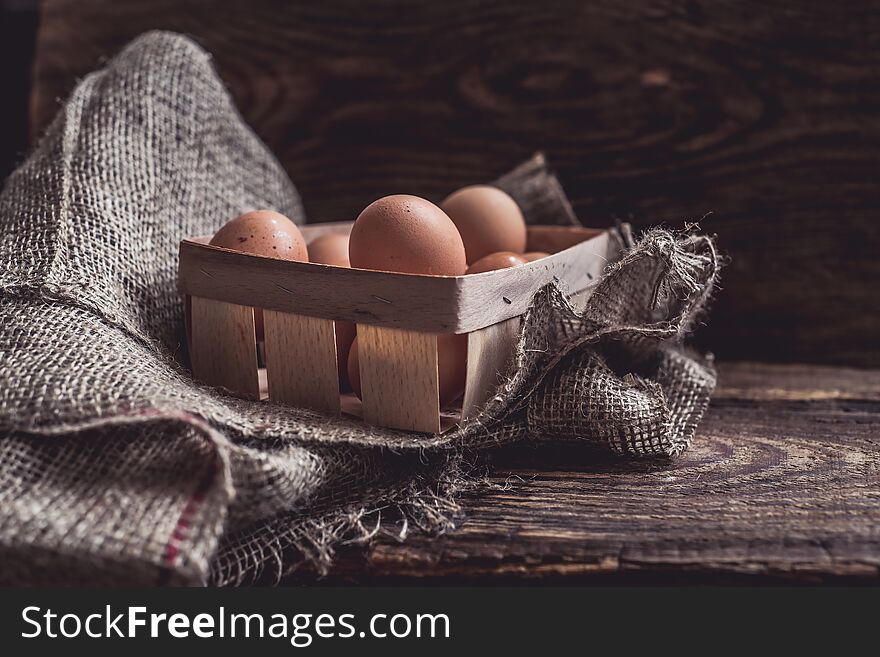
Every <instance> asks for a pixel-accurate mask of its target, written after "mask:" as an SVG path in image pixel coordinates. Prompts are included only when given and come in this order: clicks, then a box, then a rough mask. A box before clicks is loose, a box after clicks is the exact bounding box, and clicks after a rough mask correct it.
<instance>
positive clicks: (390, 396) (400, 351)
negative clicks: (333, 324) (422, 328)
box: [357, 324, 440, 433]
mask: <svg viewBox="0 0 880 657" xmlns="http://www.w3.org/2000/svg"><path fill="white" fill-rule="evenodd" d="M357 334H358V337H357V341H358V357H359V360H360V373H361V393H362V398H363V412H364V420H365V421H367V422H368V423H370V424H374V425H377V426H381V427H392V428H395V429H406V430H410V431H427V432H432V433H436V432H438V431H440V387H439V379H438V376H437V336H436V335H432V334H429V333H416V332H414V331H402V330H399V329H387V328H381V327H377V326H370V325H369V324H358V327H357Z"/></svg>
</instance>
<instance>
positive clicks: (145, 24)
mask: <svg viewBox="0 0 880 657" xmlns="http://www.w3.org/2000/svg"><path fill="white" fill-rule="evenodd" d="M151 28H165V29H171V30H176V31H179V32H183V33H186V34H189V35H191V36H192V37H193V38H195V39H196V40H197V41H198V42H199V43H201V44H202V45H203V46H204V47H205V48H207V49H208V50H210V51H211V52H212V54H213V55H214V61H215V63H216V66H217V68H218V69H219V71H220V73H221V75H222V76H223V78H224V79H225V81H226V82H227V84H228V86H229V88H230V90H231V91H232V94H233V95H234V97H235V100H236V102H237V103H238V105H239V106H240V108H241V110H242V112H243V114H244V116H245V118H246V119H247V120H248V121H249V123H250V124H251V125H252V126H253V127H254V128H255V129H256V131H257V132H258V133H259V134H260V135H261V136H262V138H263V139H264V140H265V141H266V143H267V144H268V145H269V146H270V147H271V148H272V149H273V150H274V151H275V153H277V154H278V156H279V158H280V159H281V161H282V162H283V163H284V165H285V167H286V168H287V170H288V171H289V173H290V175H291V177H292V179H293V180H294V181H295V183H296V184H297V186H298V188H299V190H300V192H301V193H302V196H303V200H304V202H305V206H306V209H307V212H308V215H309V216H310V217H312V218H313V219H319V220H320V219H327V218H335V219H346V218H349V219H350V218H353V217H354V216H355V215H356V214H357V213H358V212H359V211H360V209H362V208H363V207H364V206H365V205H366V204H367V203H369V202H370V201H372V200H373V199H375V198H377V197H379V196H381V195H384V194H387V193H392V192H408V193H414V194H420V195H424V196H427V197H429V198H433V199H437V198H439V197H442V196H443V195H445V194H446V193H448V192H450V191H451V190H453V189H455V188H456V187H458V186H460V185H463V184H466V183H473V182H478V181H486V180H492V179H494V178H495V177H496V176H497V175H499V174H501V173H503V172H504V171H506V170H508V169H509V168H510V167H511V166H513V165H515V164H517V163H518V162H520V161H521V160H523V159H524V158H526V157H528V156H529V155H531V153H532V152H534V151H535V150H543V151H545V152H546V153H547V156H548V160H549V162H550V164H551V165H552V166H554V167H556V168H557V170H558V174H559V177H560V179H561V181H562V183H563V185H564V187H565V189H566V190H567V192H568V194H569V195H570V197H571V199H572V201H573V205H574V209H575V211H576V212H577V214H578V216H579V217H580V218H581V220H583V221H584V222H586V223H588V224H589V225H603V224H605V225H607V222H609V221H611V220H612V219H613V218H615V217H620V218H622V219H624V220H630V221H632V222H633V223H634V225H635V226H636V227H637V228H644V227H647V226H651V225H655V224H660V223H662V224H665V225H667V226H670V227H681V226H682V225H683V223H684V222H685V221H699V223H700V225H701V227H702V228H703V229H704V230H706V231H710V232H714V233H717V234H718V236H719V240H720V245H721V248H722V249H724V250H725V251H726V252H727V253H729V254H730V256H731V258H732V259H731V263H730V265H729V267H728V268H727V269H726V272H725V275H724V280H723V288H724V289H723V292H722V293H721V294H720V295H719V297H718V300H717V303H716V304H715V307H714V311H713V315H712V321H711V324H710V325H709V326H708V327H707V328H706V329H704V330H703V331H701V335H700V339H701V341H702V342H703V344H705V345H708V346H709V347H711V348H712V349H714V350H715V351H716V352H717V353H718V354H719V356H721V357H725V358H738V359H741V358H749V359H758V360H764V359H770V360H787V361H811V362H832V363H833V362H836V363H847V364H854V365H858V366H880V341H878V340H877V339H876V336H877V335H878V333H880V313H878V312H877V309H876V288H877V284H878V283H880V259H878V258H877V257H876V254H877V251H878V248H880V222H878V221H877V213H878V207H880V183H878V175H877V172H878V170H880V121H878V118H877V117H878V112H880V47H878V46H880V12H878V11H877V7H876V5H875V4H874V3H871V2H855V3H847V4H846V6H845V7H839V6H837V5H835V4H833V3H828V2H822V1H821V0H808V1H806V2H794V1H789V0H774V1H772V2H758V1H757V0H746V1H744V2H708V1H704V0H666V1H662V2H651V3H645V2H641V1H639V0H621V1H619V2H581V1H580V0H552V1H550V2H537V3H536V2H531V1H530V0H510V1H509V2H498V3H493V2H482V1H480V0H452V1H450V2H430V3H428V2H425V3H410V2H404V1H403V0H369V1H367V2H362V1H360V0H333V1H331V2H321V3H317V4H315V3H279V2H273V1H271V0H252V1H250V2H246V3H242V2H237V1H234V0H221V1H219V2H208V1H207V0H128V1H127V2H112V1H111V0H46V1H45V2H44V8H43V16H42V21H41V27H40V33H39V37H38V46H37V57H36V66H35V87H34V95H33V102H32V119H33V121H32V122H33V126H34V131H35V132H39V131H40V130H41V129H42V127H43V126H45V125H46V124H47V122H48V121H49V120H50V118H51V117H52V115H53V114H54V113H55V111H56V109H57V107H58V102H59V100H58V99H59V98H63V97H64V96H65V95H66V94H67V93H68V92H69V90H70V89H71V88H72V86H73V85H74V83H75V81H76V80H77V78H79V77H81V76H82V75H84V74H85V73H87V72H88V71H90V70H92V69H94V68H95V67H97V66H99V65H100V64H101V62H102V61H103V60H104V59H105V58H106V57H108V56H110V55H112V54H113V53H115V52H116V51H117V50H119V48H121V47H122V46H123V45H124V44H125V43H126V42H127V41H129V40H130V39H131V38H132V37H134V36H136V35H137V34H139V33H141V32H143V31H145V30H148V29H151Z"/></svg>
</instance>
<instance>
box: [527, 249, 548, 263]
mask: <svg viewBox="0 0 880 657" xmlns="http://www.w3.org/2000/svg"><path fill="white" fill-rule="evenodd" d="M548 255H550V254H549V253H544V252H543V251H529V252H528V253H523V258H525V259H526V262H534V261H535V260H540V259H541V258H546V257H547V256H548Z"/></svg>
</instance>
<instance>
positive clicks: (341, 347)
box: [309, 233, 357, 392]
mask: <svg viewBox="0 0 880 657" xmlns="http://www.w3.org/2000/svg"><path fill="white" fill-rule="evenodd" d="M309 262H317V263H320V264H322V265H336V266H337V267H350V266H351V265H350V264H349V262H348V235H344V234H342V233H328V234H326V235H321V236H320V237H316V238H315V239H313V240H312V241H311V242H310V243H309ZM334 324H335V327H336V364H337V366H338V368H339V389H340V390H342V391H343V392H345V391H347V390H349V388H350V384H349V380H348V351H349V349H351V343H352V342H353V341H354V337H355V335H357V326H356V325H355V324H354V323H352V322H343V321H338V322H334Z"/></svg>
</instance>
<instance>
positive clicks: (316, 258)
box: [309, 233, 351, 267]
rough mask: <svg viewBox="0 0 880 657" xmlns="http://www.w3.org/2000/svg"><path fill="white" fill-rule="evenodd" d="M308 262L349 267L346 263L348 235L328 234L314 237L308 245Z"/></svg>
mask: <svg viewBox="0 0 880 657" xmlns="http://www.w3.org/2000/svg"><path fill="white" fill-rule="evenodd" d="M309 262H319V263H321V264H322V265H336V266H337V267H350V266H351V264H350V263H349V262H348V235H343V234H342V233H328V234H326V235H321V236H320V237H316V238H315V239H314V240H312V241H311V243H310V244H309Z"/></svg>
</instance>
